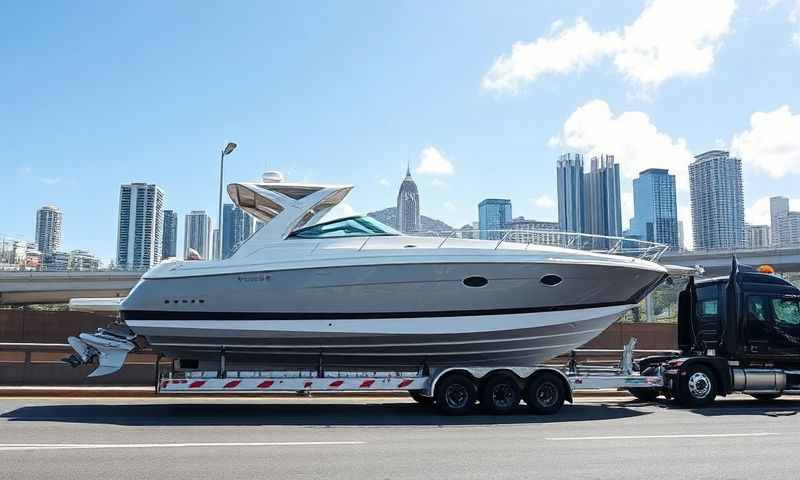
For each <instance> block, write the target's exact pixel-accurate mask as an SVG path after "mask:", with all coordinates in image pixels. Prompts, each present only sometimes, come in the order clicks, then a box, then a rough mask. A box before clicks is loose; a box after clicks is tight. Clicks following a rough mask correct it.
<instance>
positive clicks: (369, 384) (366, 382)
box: [358, 380, 375, 388]
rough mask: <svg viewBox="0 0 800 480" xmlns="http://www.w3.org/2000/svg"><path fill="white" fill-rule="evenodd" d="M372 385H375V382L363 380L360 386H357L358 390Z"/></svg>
mask: <svg viewBox="0 0 800 480" xmlns="http://www.w3.org/2000/svg"><path fill="white" fill-rule="evenodd" d="M373 383H375V380H364V381H363V382H361V385H359V386H358V388H369V387H371V386H372V384H373Z"/></svg>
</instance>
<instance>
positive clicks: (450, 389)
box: [434, 373, 478, 415]
mask: <svg viewBox="0 0 800 480" xmlns="http://www.w3.org/2000/svg"><path fill="white" fill-rule="evenodd" d="M477 398H478V389H477V387H476V386H475V382H473V381H472V380H471V379H470V378H468V377H467V376H465V375H461V374H457V373H456V374H452V375H448V376H446V377H445V378H443V379H441V380H440V381H439V383H438V384H437V385H436V392H435V393H434V399H435V401H436V403H435V405H436V409H437V410H439V412H441V413H444V414H445V415H466V414H468V413H470V412H471V411H472V407H473V406H474V405H475V401H476V400H477Z"/></svg>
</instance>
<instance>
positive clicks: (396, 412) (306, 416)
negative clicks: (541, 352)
mask: <svg viewBox="0 0 800 480" xmlns="http://www.w3.org/2000/svg"><path fill="white" fill-rule="evenodd" d="M647 413H648V412H642V411H638V410H633V409H630V408H625V407H620V406H616V405H600V404H594V405H586V404H577V405H565V406H564V408H563V409H562V410H561V412H559V413H558V414H556V415H533V414H529V413H527V411H526V410H525V409H524V407H520V409H519V412H515V413H513V414H511V415H503V416H497V415H481V414H473V415H468V416H464V417H447V416H443V415H440V414H438V413H436V412H434V411H433V410H432V408H430V407H424V406H421V405H417V404H413V403H369V402H365V403H359V404H319V403H314V404H305V405H303V404H253V403H239V404H234V403H225V404H213V403H187V404H173V403H169V404H164V403H154V404H96V403H94V404H83V405H79V404H69V405H41V406H27V407H21V408H18V409H16V410H13V411H10V412H7V413H4V414H2V415H0V418H3V419H6V420H8V421H16V422H64V423H87V424H111V425H125V426H215V425H219V426H237V425H241V426H247V425H249V426H257V425H278V426H309V427H319V426H476V425H514V424H535V423H558V422H577V421H591V420H615V419H620V418H629V417H636V416H640V415H646V414H647Z"/></svg>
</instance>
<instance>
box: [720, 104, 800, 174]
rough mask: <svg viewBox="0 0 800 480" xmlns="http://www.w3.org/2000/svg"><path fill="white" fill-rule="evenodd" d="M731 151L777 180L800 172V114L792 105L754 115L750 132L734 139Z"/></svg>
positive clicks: (742, 133) (751, 118)
mask: <svg viewBox="0 0 800 480" xmlns="http://www.w3.org/2000/svg"><path fill="white" fill-rule="evenodd" d="M731 152H732V153H733V154H734V155H736V156H739V157H741V159H742V161H743V162H745V163H747V164H750V165H752V166H754V167H756V168H758V169H761V170H764V171H765V172H767V173H768V174H769V175H771V176H773V177H783V176H784V175H786V174H788V173H800V114H792V111H791V110H790V109H789V106H788V105H783V106H781V107H778V108H777V109H775V110H773V111H771V112H755V113H754V114H752V115H751V116H750V129H749V130H746V131H744V132H741V133H738V134H736V135H734V136H733V140H731Z"/></svg>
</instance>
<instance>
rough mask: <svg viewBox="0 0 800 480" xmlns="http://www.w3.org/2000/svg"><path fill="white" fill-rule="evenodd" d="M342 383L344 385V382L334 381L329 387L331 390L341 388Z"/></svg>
mask: <svg viewBox="0 0 800 480" xmlns="http://www.w3.org/2000/svg"><path fill="white" fill-rule="evenodd" d="M343 383H344V380H336V381H333V382H331V387H332V388H336V387H341V386H342V384H343Z"/></svg>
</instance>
